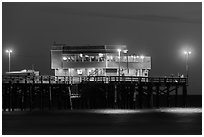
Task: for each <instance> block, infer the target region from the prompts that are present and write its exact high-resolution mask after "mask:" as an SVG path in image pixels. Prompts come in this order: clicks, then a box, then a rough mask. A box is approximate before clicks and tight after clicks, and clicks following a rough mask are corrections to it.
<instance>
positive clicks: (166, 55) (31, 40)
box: [2, 2, 202, 94]
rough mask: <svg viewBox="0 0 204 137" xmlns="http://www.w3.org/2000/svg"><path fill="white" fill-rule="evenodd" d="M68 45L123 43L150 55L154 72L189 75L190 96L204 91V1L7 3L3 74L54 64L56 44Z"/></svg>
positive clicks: (42, 70) (47, 68) (45, 68)
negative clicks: (186, 52) (187, 55)
mask: <svg viewBox="0 0 204 137" xmlns="http://www.w3.org/2000/svg"><path fill="white" fill-rule="evenodd" d="M54 41H56V42H57V43H65V44H68V45H88V44H90V45H95V44H96V45H108V44H124V45H127V47H128V49H129V54H133V53H135V54H137V55H141V54H143V55H147V56H151V57H152V70H151V72H150V75H151V76H170V75H171V74H174V75H177V74H178V73H180V74H185V55H184V53H183V51H184V50H185V49H188V50H191V52H192V54H191V55H190V59H189V65H190V66H189V67H190V68H189V77H190V83H189V84H190V86H189V89H188V92H189V93H190V94H201V92H202V3H201V2H200V3H168V2H166V3H148V2H147V3H137V2H135V3H3V4H2V73H4V72H6V71H8V55H7V54H6V53H5V52H4V51H5V49H7V48H11V49H13V51H14V53H12V56H11V70H22V69H31V68H32V64H34V66H35V69H36V70H39V71H40V74H42V75H54V71H53V70H51V68H50V49H51V46H52V44H53V42H54Z"/></svg>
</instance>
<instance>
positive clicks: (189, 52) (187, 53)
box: [184, 51, 191, 79]
mask: <svg viewBox="0 0 204 137" xmlns="http://www.w3.org/2000/svg"><path fill="white" fill-rule="evenodd" d="M184 54H185V55H186V77H187V79H188V70H189V66H188V59H189V56H190V54H191V51H184Z"/></svg>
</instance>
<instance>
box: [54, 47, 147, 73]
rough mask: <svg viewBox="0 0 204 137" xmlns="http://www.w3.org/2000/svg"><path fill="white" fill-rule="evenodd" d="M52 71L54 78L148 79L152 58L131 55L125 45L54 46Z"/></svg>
mask: <svg viewBox="0 0 204 137" xmlns="http://www.w3.org/2000/svg"><path fill="white" fill-rule="evenodd" d="M51 69H53V70H54V71H55V76H141V77H148V75H149V71H150V70H151V57H150V56H136V55H129V54H128V49H127V46H126V45H93V46H90V45H89V46H66V45H65V44H54V45H53V46H52V49H51Z"/></svg>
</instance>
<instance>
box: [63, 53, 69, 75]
mask: <svg viewBox="0 0 204 137" xmlns="http://www.w3.org/2000/svg"><path fill="white" fill-rule="evenodd" d="M67 59H68V58H67V57H65V56H64V57H62V60H63V61H67ZM62 69H63V70H64V74H65V77H66V75H67V73H66V69H65V68H64V62H62Z"/></svg>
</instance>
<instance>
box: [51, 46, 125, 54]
mask: <svg viewBox="0 0 204 137" xmlns="http://www.w3.org/2000/svg"><path fill="white" fill-rule="evenodd" d="M118 49H121V50H127V46H126V45H93V46H90V45H88V46H66V45H55V46H52V50H61V51H62V52H63V54H73V53H74V54H75V53H117V52H118Z"/></svg>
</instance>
